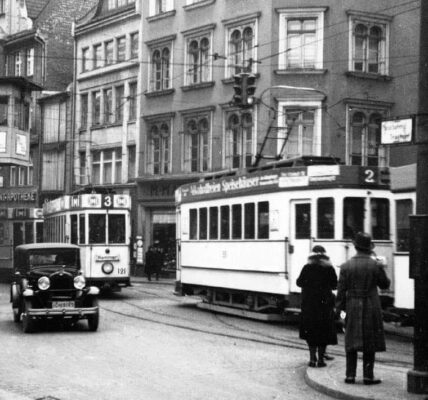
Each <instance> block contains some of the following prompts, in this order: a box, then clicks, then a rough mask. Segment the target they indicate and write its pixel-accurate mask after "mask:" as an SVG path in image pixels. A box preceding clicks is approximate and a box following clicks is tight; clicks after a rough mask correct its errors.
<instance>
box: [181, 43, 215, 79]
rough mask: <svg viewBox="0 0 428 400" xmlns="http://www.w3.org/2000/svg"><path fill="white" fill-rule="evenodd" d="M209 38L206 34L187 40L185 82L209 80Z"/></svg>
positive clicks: (210, 52)
mask: <svg viewBox="0 0 428 400" xmlns="http://www.w3.org/2000/svg"><path fill="white" fill-rule="evenodd" d="M210 54H212V51H211V40H210V38H209V37H208V35H206V36H202V37H198V38H191V39H188V40H187V66H186V68H187V82H186V83H187V84H188V85H192V84H197V83H201V82H208V81H210V80H211V56H210Z"/></svg>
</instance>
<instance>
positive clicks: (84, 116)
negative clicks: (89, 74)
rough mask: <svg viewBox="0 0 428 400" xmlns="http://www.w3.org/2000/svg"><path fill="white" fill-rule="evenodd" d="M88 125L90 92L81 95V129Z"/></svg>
mask: <svg viewBox="0 0 428 400" xmlns="http://www.w3.org/2000/svg"><path fill="white" fill-rule="evenodd" d="M87 127H88V94H87V93H85V94H82V95H80V129H86V128H87Z"/></svg>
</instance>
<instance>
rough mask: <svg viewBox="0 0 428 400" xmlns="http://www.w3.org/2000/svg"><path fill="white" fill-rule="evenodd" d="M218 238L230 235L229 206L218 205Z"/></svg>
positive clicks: (226, 237)
mask: <svg viewBox="0 0 428 400" xmlns="http://www.w3.org/2000/svg"><path fill="white" fill-rule="evenodd" d="M220 220H221V221H220V238H221V239H229V237H230V214H229V206H221V207H220Z"/></svg>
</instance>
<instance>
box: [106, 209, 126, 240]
mask: <svg viewBox="0 0 428 400" xmlns="http://www.w3.org/2000/svg"><path fill="white" fill-rule="evenodd" d="M108 241H109V243H122V244H123V243H125V215H122V214H119V215H118V214H109V215H108Z"/></svg>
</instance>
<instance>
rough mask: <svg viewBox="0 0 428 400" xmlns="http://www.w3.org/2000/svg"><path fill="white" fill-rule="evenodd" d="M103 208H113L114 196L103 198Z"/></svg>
mask: <svg viewBox="0 0 428 400" xmlns="http://www.w3.org/2000/svg"><path fill="white" fill-rule="evenodd" d="M103 206H104V207H106V208H109V207H113V196H111V195H106V196H103Z"/></svg>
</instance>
